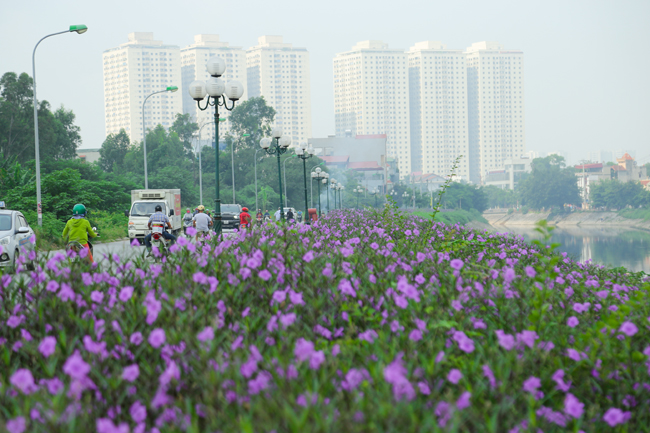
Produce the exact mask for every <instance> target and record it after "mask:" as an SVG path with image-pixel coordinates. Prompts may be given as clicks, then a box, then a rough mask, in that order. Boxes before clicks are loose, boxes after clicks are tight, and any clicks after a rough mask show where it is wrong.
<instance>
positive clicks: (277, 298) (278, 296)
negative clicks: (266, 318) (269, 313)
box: [273, 290, 287, 304]
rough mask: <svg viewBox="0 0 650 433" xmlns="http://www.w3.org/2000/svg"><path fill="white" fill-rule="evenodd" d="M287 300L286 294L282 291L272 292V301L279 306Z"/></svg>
mask: <svg viewBox="0 0 650 433" xmlns="http://www.w3.org/2000/svg"><path fill="white" fill-rule="evenodd" d="M285 299H287V292H285V291H284V290H276V291H275V292H273V301H274V302H277V303H278V304H281V303H283V302H284V300H285Z"/></svg>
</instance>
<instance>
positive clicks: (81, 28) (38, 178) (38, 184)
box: [32, 24, 88, 227]
mask: <svg viewBox="0 0 650 433" xmlns="http://www.w3.org/2000/svg"><path fill="white" fill-rule="evenodd" d="M87 31H88V27H86V26H85V25H83V24H79V25H73V26H70V28H69V29H68V30H64V31H62V32H57V33H52V34H49V35H47V36H43V37H42V38H41V39H40V40H39V41H38V42H37V43H36V46H35V47H34V51H32V82H33V87H34V92H33V93H34V94H33V95H32V96H33V97H34V152H35V160H36V214H37V218H38V225H39V226H41V227H42V226H43V206H42V204H41V151H40V148H39V144H40V142H39V139H38V101H37V99H36V48H38V46H39V45H40V43H41V42H43V40H44V39H47V38H49V37H50V36H56V35H62V34H64V33H72V32H75V33H77V34H78V35H81V34H83V33H86V32H87Z"/></svg>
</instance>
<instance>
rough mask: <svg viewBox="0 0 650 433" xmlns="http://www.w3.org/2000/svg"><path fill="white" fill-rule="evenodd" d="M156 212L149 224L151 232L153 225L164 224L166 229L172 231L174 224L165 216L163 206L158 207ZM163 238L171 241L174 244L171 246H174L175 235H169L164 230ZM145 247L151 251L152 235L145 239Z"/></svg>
mask: <svg viewBox="0 0 650 433" xmlns="http://www.w3.org/2000/svg"><path fill="white" fill-rule="evenodd" d="M155 210H156V212H154V213H153V214H151V216H150V217H149V222H148V223H147V227H149V230H151V225H152V224H153V223H162V224H163V226H164V227H166V228H168V229H170V230H171V228H172V224H171V222H170V221H169V218H168V217H167V215H165V214H164V213H163V212H162V206H161V205H156V209H155ZM162 236H163V237H164V238H165V239H168V240H171V241H172V243H171V245H174V243H175V242H176V236H174V235H173V234H171V233H169V232H168V231H167V230H163V232H162ZM144 245H145V246H146V247H147V250H149V251H151V233H149V234H148V235H147V236H145V237H144Z"/></svg>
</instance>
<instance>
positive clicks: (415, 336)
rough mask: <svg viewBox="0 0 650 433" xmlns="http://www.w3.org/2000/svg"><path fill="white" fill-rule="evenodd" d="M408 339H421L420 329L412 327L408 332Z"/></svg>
mask: <svg viewBox="0 0 650 433" xmlns="http://www.w3.org/2000/svg"><path fill="white" fill-rule="evenodd" d="M409 340H411V341H420V340H422V331H420V330H419V329H414V330H412V331H411V333H410V334H409Z"/></svg>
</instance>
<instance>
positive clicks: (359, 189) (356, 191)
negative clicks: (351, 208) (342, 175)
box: [352, 186, 363, 209]
mask: <svg viewBox="0 0 650 433" xmlns="http://www.w3.org/2000/svg"><path fill="white" fill-rule="evenodd" d="M352 192H355V193H356V194H357V209H359V195H360V194H361V193H362V192H363V188H361V187H360V186H358V187H356V188H355V189H353V190H352Z"/></svg>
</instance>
